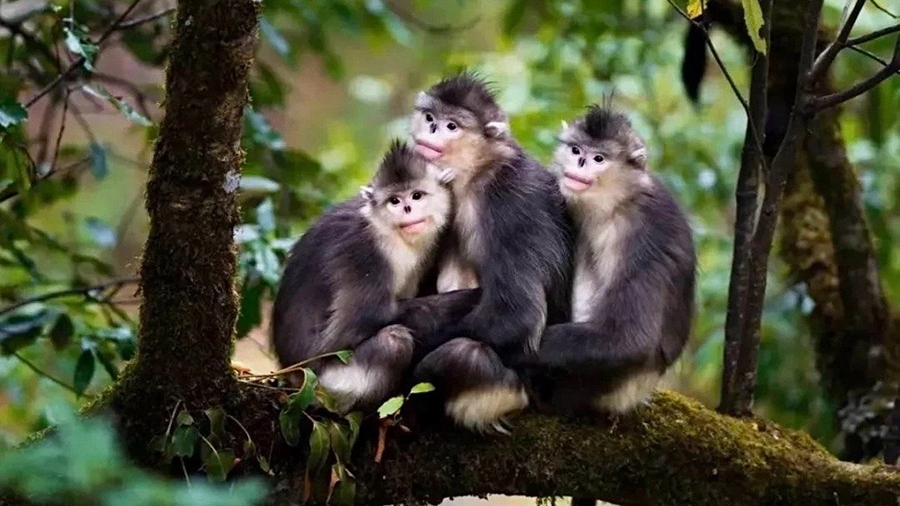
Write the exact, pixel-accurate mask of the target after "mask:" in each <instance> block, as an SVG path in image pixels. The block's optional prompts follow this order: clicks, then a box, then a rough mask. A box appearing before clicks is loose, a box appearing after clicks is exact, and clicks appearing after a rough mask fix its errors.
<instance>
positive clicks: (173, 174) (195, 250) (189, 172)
mask: <svg viewBox="0 0 900 506" xmlns="http://www.w3.org/2000/svg"><path fill="white" fill-rule="evenodd" d="M259 9H260V2H258V1H254V0H219V1H216V2H203V1H201V2H195V1H187V0H184V1H181V2H179V3H178V12H177V16H176V21H175V33H174V40H173V43H172V50H171V52H170V54H169V65H168V69H167V71H166V114H165V118H164V119H163V120H162V123H161V124H160V129H159V138H158V140H157V142H156V147H155V153H154V157H153V162H152V165H151V166H150V175H149V181H148V183H147V191H146V206H147V211H148V213H149V217H150V232H149V236H148V238H147V242H146V244H145V247H144V253H143V259H142V264H141V270H140V276H141V282H140V289H141V291H142V292H143V302H142V304H141V310H140V329H139V339H138V351H137V356H136V358H135V360H134V361H133V363H132V364H130V367H128V368H127V370H126V371H125V373H124V374H123V376H122V378H121V380H120V381H119V383H118V384H117V385H116V387H115V391H114V395H113V397H112V407H113V408H114V409H115V411H116V412H117V414H118V415H119V416H120V419H121V420H122V426H123V429H125V430H124V433H125V436H126V440H128V441H129V442H133V443H135V445H140V444H141V442H142V441H143V445H146V441H147V440H148V439H149V437H150V436H148V434H154V433H155V432H154V431H151V430H150V427H155V426H159V425H160V423H165V419H166V418H167V417H168V415H169V411H170V410H171V407H172V405H174V404H175V402H177V401H181V402H183V403H184V405H185V406H186V407H188V408H189V409H197V408H202V407H205V406H214V405H225V404H226V402H227V401H228V399H229V398H230V397H232V396H233V395H234V394H235V393H236V392H237V382H236V381H235V379H234V375H233V374H232V372H231V370H230V367H229V364H230V362H229V361H230V357H231V351H232V346H233V335H234V323H235V318H236V315H237V308H238V305H237V299H236V292H235V287H234V275H235V270H236V252H235V246H234V240H233V236H234V227H235V226H236V225H238V224H239V221H240V211H239V209H238V202H237V189H238V183H239V181H240V175H241V166H242V164H243V161H244V153H243V151H242V150H241V148H240V143H241V128H242V123H243V122H242V115H243V110H244V107H245V106H246V104H247V99H248V88H247V85H248V74H249V71H250V66H251V63H252V60H253V52H254V47H255V42H256V38H257V26H258V16H259ZM132 429H133V430H132ZM132 440H133V441H132ZM129 446H131V447H132V448H134V447H135V446H134V445H131V444H129Z"/></svg>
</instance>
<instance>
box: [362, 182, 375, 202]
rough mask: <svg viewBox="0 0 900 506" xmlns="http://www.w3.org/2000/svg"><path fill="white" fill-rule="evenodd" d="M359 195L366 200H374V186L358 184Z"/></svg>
mask: <svg viewBox="0 0 900 506" xmlns="http://www.w3.org/2000/svg"><path fill="white" fill-rule="evenodd" d="M359 196H360V197H362V198H364V199H366V200H368V201H369V202H371V201H373V200H375V188H372V187H371V186H368V185H367V186H360V187H359Z"/></svg>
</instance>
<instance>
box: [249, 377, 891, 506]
mask: <svg viewBox="0 0 900 506" xmlns="http://www.w3.org/2000/svg"><path fill="white" fill-rule="evenodd" d="M247 390H249V389H247ZM252 393H253V395H255V396H257V397H258V398H259V399H260V406H266V405H271V402H272V401H271V400H266V399H271V398H274V397H275V396H277V395H279V393H278V392H269V391H267V390H261V389H256V390H254V391H253V392H252ZM276 409H277V408H276ZM245 411H246V410H245ZM255 416H256V417H257V418H258V419H259V420H260V422H259V423H258V424H247V423H246V422H244V423H245V425H246V426H247V427H248V429H249V431H250V433H251V435H253V438H254V440H256V441H261V440H265V439H266V437H265V436H261V434H254V432H263V431H271V430H272V429H271V427H272V426H271V425H269V424H268V422H266V420H271V418H272V417H273V416H277V414H276V413H273V412H272V411H265V413H258V414H257V415H255ZM276 430H277V429H276ZM375 432H376V431H374V430H371V431H370V430H364V431H363V433H362V434H361V435H360V440H359V443H358V446H357V448H358V450H357V452H356V454H355V458H354V459H353V463H355V464H356V465H355V466H354V467H353V472H354V474H355V475H356V477H357V495H356V504H366V505H378V504H402V503H406V504H416V503H422V502H425V503H430V504H437V503H440V502H441V500H442V499H444V498H448V497H458V496H466V495H475V496H484V495H486V494H507V495H527V496H534V497H557V496H578V497H591V498H599V499H603V500H607V501H610V502H614V503H616V504H642V505H646V504H665V505H691V506H707V505H716V506H720V505H728V506H744V505H753V506H758V505H760V504H767V505H792V506H793V505H803V506H818V505H823V506H824V505H828V506H834V505H835V504H840V505H841V506H856V505H859V506H862V505H866V506H874V505H881V504H895V502H894V501H895V499H896V496H897V494H898V493H900V473H896V472H893V471H892V470H891V469H890V468H889V467H887V466H883V465H877V466H860V465H854V464H847V463H844V462H840V461H838V460H837V459H835V458H834V457H833V456H831V455H830V454H828V452H827V451H825V450H824V449H823V448H822V447H821V446H819V445H818V444H817V443H816V442H814V441H813V440H812V439H811V438H810V437H809V436H808V435H806V434H803V433H800V432H794V431H790V430H785V429H782V428H781V427H778V426H777V425H775V424H772V423H770V422H767V421H765V420H762V419H755V420H741V419H735V418H731V417H726V416H721V415H718V414H716V413H715V412H713V411H711V410H709V409H707V408H705V407H704V406H703V405H701V404H700V403H699V402H697V401H694V400H691V399H688V398H685V397H683V396H681V395H679V394H677V393H674V392H659V393H657V394H656V395H655V396H654V397H653V398H652V400H651V401H650V402H649V403H648V404H647V405H645V406H642V407H641V408H639V409H638V410H637V411H636V412H635V413H633V414H631V415H628V416H625V417H623V418H621V419H620V420H619V422H618V423H617V424H616V425H614V426H612V427H610V426H609V425H608V424H604V423H599V422H596V421H591V420H587V419H581V420H565V419H561V418H559V417H555V416H547V415H539V414H531V413H529V414H525V415H523V416H521V417H519V418H518V419H517V420H516V427H515V429H514V431H513V435H512V436H511V437H503V438H487V437H483V436H478V435H473V434H471V433H467V432H464V431H462V430H459V429H454V428H452V427H450V426H448V425H447V424H444V425H442V426H440V427H431V426H428V427H421V428H416V429H414V430H413V432H412V434H410V435H399V434H401V433H400V431H396V432H391V433H389V435H388V443H387V448H386V451H385V454H384V460H383V461H382V463H381V464H375V463H374V461H373V457H374V454H375V452H376V449H377V448H376V446H377V444H376V440H377V435H376V434H374V433H375ZM398 438H399V439H398ZM282 451H284V453H286V454H289V455H294V458H295V459H297V460H298V461H299V460H300V458H301V456H300V455H298V453H300V452H297V451H296V450H295V449H284V448H279V449H278V450H276V452H277V453H278V454H283V453H282ZM302 462H303V461H300V462H297V465H290V463H286V465H285V466H283V468H284V473H285V474H287V475H289V476H287V477H286V478H288V479H286V480H281V479H279V482H280V483H285V482H287V483H289V484H290V485H289V486H288V487H285V489H284V490H282V491H281V492H280V494H282V497H275V498H273V503H275V504H286V503H288V501H289V500H296V498H297V497H301V490H302V486H303V479H302V477H303V474H304V473H303V469H304V465H303V464H302ZM279 478H281V476H279ZM298 478H299V479H298ZM282 498H283V499H286V500H285V501H284V502H282V501H280V500H279V499H282Z"/></svg>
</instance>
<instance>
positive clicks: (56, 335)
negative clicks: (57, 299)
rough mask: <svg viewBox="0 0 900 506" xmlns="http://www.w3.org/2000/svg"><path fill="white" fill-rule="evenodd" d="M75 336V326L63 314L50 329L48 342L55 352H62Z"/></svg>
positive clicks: (69, 318) (70, 319)
mask: <svg viewBox="0 0 900 506" xmlns="http://www.w3.org/2000/svg"><path fill="white" fill-rule="evenodd" d="M74 334H75V326H74V324H73V323H72V318H71V317H69V315H67V314H65V313H63V314H61V315H59V318H57V319H56V323H54V324H53V327H52V328H51V329H50V342H51V343H53V347H54V348H55V349H56V350H62V349H64V348H66V347H67V346H69V344H71V343H72V336H73V335H74Z"/></svg>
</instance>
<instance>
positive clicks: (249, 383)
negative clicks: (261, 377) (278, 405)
mask: <svg viewBox="0 0 900 506" xmlns="http://www.w3.org/2000/svg"><path fill="white" fill-rule="evenodd" d="M238 383H244V384H245V385H250V386H252V387H256V388H265V389H266V390H275V391H278V392H284V391H289V392H294V391H296V392H299V391H300V389H299V388H293V387H273V386H271V385H266V384H263V383H259V382H256V381H250V380H245V379H241V378H238Z"/></svg>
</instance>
